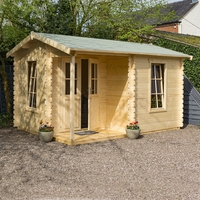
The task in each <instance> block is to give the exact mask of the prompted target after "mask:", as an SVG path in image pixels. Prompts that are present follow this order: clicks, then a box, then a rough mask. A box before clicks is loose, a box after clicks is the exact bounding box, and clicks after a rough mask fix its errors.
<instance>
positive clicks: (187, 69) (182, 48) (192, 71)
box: [153, 38, 200, 92]
mask: <svg viewBox="0 0 200 200" xmlns="http://www.w3.org/2000/svg"><path fill="white" fill-rule="evenodd" d="M153 44H155V45H158V46H161V47H165V48H168V49H172V50H175V51H179V52H182V53H185V54H189V55H192V56H193V60H192V61H190V60H184V73H185V75H186V76H187V77H188V79H189V80H190V81H191V83H192V84H193V85H194V87H195V88H196V89H197V90H198V91H199V92H200V48H199V47H194V46H191V45H188V44H181V43H179V42H174V41H171V40H168V39H163V38H159V39H156V40H155V41H154V42H153Z"/></svg>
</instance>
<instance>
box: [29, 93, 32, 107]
mask: <svg viewBox="0 0 200 200" xmlns="http://www.w3.org/2000/svg"><path fill="white" fill-rule="evenodd" d="M31 105H32V94H29V107H32V106H31Z"/></svg>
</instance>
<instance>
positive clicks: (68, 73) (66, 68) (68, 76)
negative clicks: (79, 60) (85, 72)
mask: <svg viewBox="0 0 200 200" xmlns="http://www.w3.org/2000/svg"><path fill="white" fill-rule="evenodd" d="M65 78H70V63H66V66H65Z"/></svg>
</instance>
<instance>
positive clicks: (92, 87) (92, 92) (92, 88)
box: [91, 80, 94, 94]
mask: <svg viewBox="0 0 200 200" xmlns="http://www.w3.org/2000/svg"><path fill="white" fill-rule="evenodd" d="M91 90H92V91H91V94H94V80H92V85H91Z"/></svg>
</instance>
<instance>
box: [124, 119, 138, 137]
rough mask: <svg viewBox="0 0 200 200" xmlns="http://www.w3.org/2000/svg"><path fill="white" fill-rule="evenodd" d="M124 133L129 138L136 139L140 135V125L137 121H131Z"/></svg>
mask: <svg viewBox="0 0 200 200" xmlns="http://www.w3.org/2000/svg"><path fill="white" fill-rule="evenodd" d="M126 135H127V137H128V138H129V139H131V140H133V139H137V138H138V137H139V135H140V127H139V125H138V121H135V122H131V123H129V125H127V126H126Z"/></svg>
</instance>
